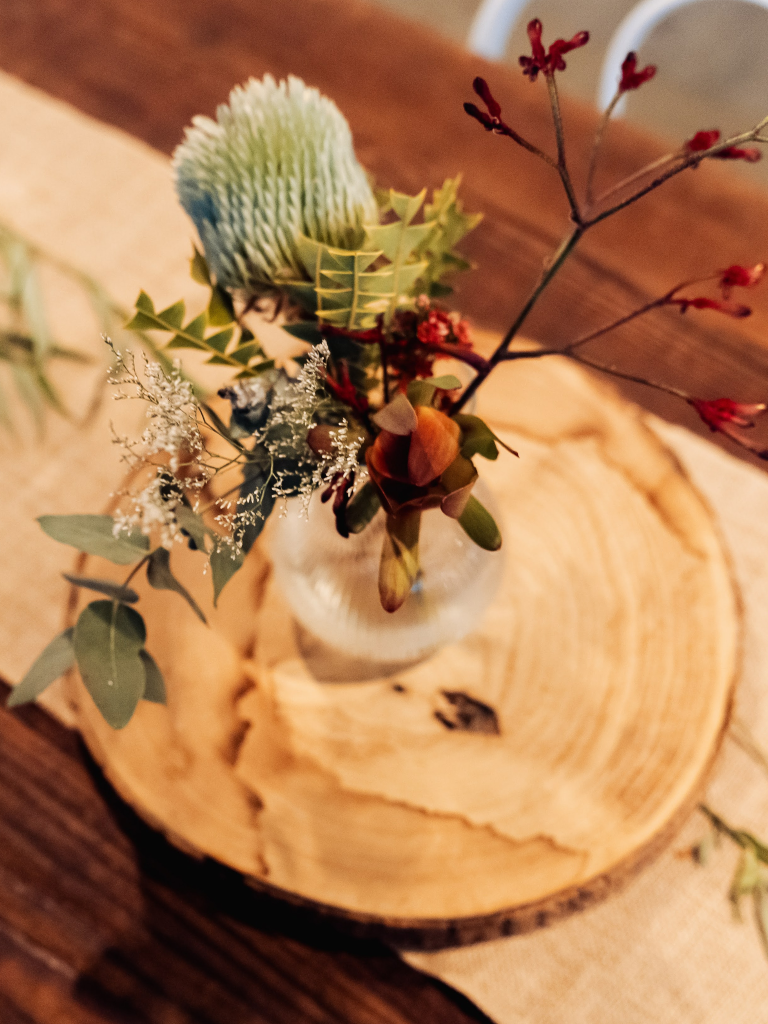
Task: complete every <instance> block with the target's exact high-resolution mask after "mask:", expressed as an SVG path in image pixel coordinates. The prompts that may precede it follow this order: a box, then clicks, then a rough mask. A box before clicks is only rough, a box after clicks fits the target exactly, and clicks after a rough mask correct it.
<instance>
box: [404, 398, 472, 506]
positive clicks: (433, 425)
mask: <svg viewBox="0 0 768 1024" xmlns="http://www.w3.org/2000/svg"><path fill="white" fill-rule="evenodd" d="M416 418H417V420H418V425H417V427H416V429H415V430H414V432H413V433H412V434H411V448H410V451H409V452H408V476H409V478H410V481H411V483H412V484H416V486H417V487H426V485H427V484H428V483H429V482H430V481H431V480H434V479H435V478H436V477H438V476H440V474H441V473H442V472H443V471H444V470H446V469H447V468H448V467H449V466H450V464H451V463H452V462H453V460H454V459H455V458H456V456H457V455H458V454H459V436H460V434H461V431H460V430H459V425H458V424H457V423H454V421H453V420H450V419H448V417H447V416H446V415H444V414H443V413H442V412H439V411H438V410H437V409H432V408H431V407H430V406H426V405H420V406H418V407H417V409H416Z"/></svg>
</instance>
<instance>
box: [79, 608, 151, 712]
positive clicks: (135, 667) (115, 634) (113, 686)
mask: <svg viewBox="0 0 768 1024" xmlns="http://www.w3.org/2000/svg"><path fill="white" fill-rule="evenodd" d="M146 635H147V634H146V628H145V626H144V620H143V619H142V617H141V615H139V613H138V612H137V611H135V610H134V609H133V608H129V607H128V605H125V604H119V603H118V602H116V601H93V602H92V603H91V604H89V605H87V606H86V607H85V608H84V609H83V610H82V612H81V613H80V617H79V619H78V620H77V625H76V626H75V635H74V640H73V643H74V649H75V657H76V658H77V667H78V668H79V669H80V675H81V676H82V678H83V683H84V684H85V686H86V689H87V690H88V692H89V693H90V695H91V697H93V700H94V702H95V704H96V706H97V707H98V709H99V711H100V712H101V714H102V715H103V716H104V718H105V720H106V721H107V722H108V723H109V725H111V726H112V728H113V729H122V728H123V727H124V726H125V725H127V724H128V722H129V721H130V719H131V716H132V715H133V712H134V710H135V708H136V705H137V704H138V702H139V701H140V700H141V697H142V695H143V693H144V687H145V684H146V672H145V668H144V662H143V661H142V659H141V657H140V652H141V650H142V648H143V647H144V641H145V640H146Z"/></svg>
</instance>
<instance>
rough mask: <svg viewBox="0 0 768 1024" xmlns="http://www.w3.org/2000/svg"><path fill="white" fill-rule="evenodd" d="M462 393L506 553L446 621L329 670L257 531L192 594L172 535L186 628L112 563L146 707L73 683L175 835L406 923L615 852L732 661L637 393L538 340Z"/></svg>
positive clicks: (703, 725) (582, 890)
mask: <svg viewBox="0 0 768 1024" xmlns="http://www.w3.org/2000/svg"><path fill="white" fill-rule="evenodd" d="M481 412H482V413H483V414H484V415H485V416H486V417H487V418H488V419H489V420H490V422H491V423H492V424H493V427H494V429H495V430H496V431H497V432H498V433H499V434H500V435H501V436H502V437H503V438H504V440H506V441H507V442H508V443H510V444H511V445H512V446H513V447H514V448H516V449H517V450H518V451H519V452H520V456H521V457H520V459H519V460H517V459H514V458H512V457H507V456H506V455H502V457H501V458H499V460H498V461H497V462H495V463H487V464H486V463H483V464H482V466H481V472H482V476H483V477H484V479H485V480H486V481H487V482H488V484H489V485H490V487H491V488H492V489H493V490H494V491H495V493H496V497H497V500H498V504H499V505H500V507H501V508H502V509H503V515H502V523H501V528H502V533H503V536H504V545H505V549H506V562H505V574H504V579H503V582H502V585H501V589H500V591H499V593H498V596H497V598H496V600H495V602H494V603H493V604H492V606H491V607H490V610H489V611H488V613H487V614H486V616H485V619H484V622H483V624H482V627H481V628H480V629H478V630H477V631H476V632H475V633H473V634H471V635H470V636H468V637H467V638H466V639H465V640H463V641H461V642H459V643H456V644H454V645H452V646H450V647H448V648H445V649H443V650H441V651H440V652H438V653H437V654H436V655H434V656H433V657H430V658H429V659H427V660H426V661H424V662H422V663H420V664H417V665H415V666H411V667H409V668H407V669H404V670H402V671H399V672H397V673H395V674H393V675H389V676H388V677H386V678H377V679H373V680H370V679H368V680H366V681H360V682H355V681H351V682H345V683H328V682H325V681H322V680H320V679H318V678H316V677H315V676H314V675H313V673H312V669H311V662H310V660H308V659H307V658H306V657H305V656H304V655H303V654H302V651H303V650H305V649H306V645H304V646H301V645H300V644H299V642H298V640H297V630H296V628H295V626H294V623H293V620H292V618H291V616H290V614H289V612H288V610H287V608H286V606H285V604H284V602H283V600H282V598H281V595H280V593H279V592H278V591H277V588H276V586H275V584H274V581H273V580H272V577H271V572H270V562H269V556H268V538H267V542H265V543H260V544H259V545H258V546H257V547H256V548H255V549H254V550H253V552H252V553H251V555H250V556H249V558H248V560H247V563H246V566H245V567H244V569H243V570H242V571H241V573H240V574H239V575H238V576H236V577H235V579H234V581H233V582H232V583H231V584H230V585H229V586H228V587H227V589H226V590H225V591H224V594H223V596H222V599H221V601H220V603H219V608H218V609H217V610H214V609H213V608H212V607H211V601H210V597H209V590H210V581H209V580H208V579H207V578H206V577H203V576H202V556H201V555H200V554H199V553H193V552H189V551H188V550H187V549H186V548H177V549H175V550H174V552H173V555H172V559H173V564H174V570H175V572H176V573H177V575H178V576H179V577H180V578H181V580H182V582H183V583H184V584H185V586H186V587H188V589H189V590H190V591H191V592H193V594H194V596H195V598H196V600H197V601H198V602H199V603H200V605H201V606H203V607H204V609H205V611H206V614H207V615H208V616H209V621H210V628H206V627H205V626H203V625H202V624H201V623H200V622H199V621H198V620H197V619H196V618H195V617H194V615H193V614H192V613H191V611H190V610H189V609H188V608H187V606H186V605H185V604H184V603H183V602H182V601H181V600H180V599H179V598H178V597H177V596H176V595H173V594H170V593H168V592H158V591H153V590H151V589H150V588H148V587H147V586H146V585H144V586H143V587H142V585H141V584H140V583H139V584H138V585H137V589H139V590H140V591H141V600H142V605H141V607H142V611H143V612H144V615H145V618H146V619H147V622H148V627H149V635H148V641H147V647H148V649H149V650H150V651H151V653H152V654H153V655H154V656H155V658H156V659H157V661H158V663H159V664H160V667H161V669H162V671H163V673H164V675H165V678H166V682H167V687H168V706H167V708H164V707H161V706H157V705H153V704H148V703H146V702H142V703H141V704H140V706H139V708H138V711H137V713H136V715H135V718H134V719H133V720H132V721H131V723H130V724H129V725H128V727H127V728H126V729H124V730H123V731H122V732H114V731H112V730H111V729H110V728H109V727H108V726H107V725H106V724H105V723H104V722H103V720H102V719H101V717H100V716H99V714H98V712H97V711H96V709H95V707H94V705H93V703H92V702H91V700H90V697H88V695H87V694H86V693H85V691H84V689H83V688H82V684H81V683H80V681H79V680H73V682H72V684H71V696H72V700H73V702H74V705H75V708H76V713H77V717H78V722H79V726H80V728H81V730H82V732H83V735H84V737H85V739H86V742H87V743H88V746H89V748H90V749H91V751H92V753H93V755H94V756H95V758H96V759H97V761H98V762H99V763H100V764H101V765H102V766H103V768H104V771H105V773H106V775H107V776H108V778H109V779H110V781H111V782H112V783H113V785H114V786H115V787H116V789H117V790H118V791H119V792H120V793H121V795H122V796H123V797H124V798H125V799H126V800H127V801H128V802H129V803H130V804H131V805H132V806H133V807H134V808H135V809H136V810H137V811H138V813H139V814H140V815H142V816H143V817H144V818H145V819H147V820H148V821H149V822H151V823H152V824H153V825H155V826H156V827H157V828H159V829H162V830H163V831H164V832H165V833H166V835H167V836H168V837H169V839H170V840H171V841H172V842H174V843H176V844H178V845H179V846H182V847H183V848H185V849H187V850H189V851H190V852H192V853H195V854H198V855H200V854H205V855H209V856H211V857H214V858H216V859H218V860H220V861H223V862H224V863H226V864H228V865H230V866H231V867H233V868H235V869H236V870H238V871H240V872H242V873H243V874H244V875H246V876H247V877H248V880H249V881H252V882H253V884H255V885H256V886H259V887H264V888H267V889H269V890H270V891H273V892H276V893H278V894H281V895H283V896H285V897H286V898H288V899H291V900H293V901H294V902H299V903H303V904H306V905H309V906H313V907H316V908H317V909H320V910H323V911H325V912H330V913H334V914H336V915H338V916H339V917H343V918H346V919H347V920H348V921H352V922H356V923H357V924H358V925H364V926H366V927H368V928H370V929H372V930H379V931H381V930H382V929H383V930H384V931H385V932H386V933H387V934H388V935H389V936H390V937H391V938H392V937H393V938H395V939H396V940H399V941H401V942H404V943H406V944H409V945H412V946H413V945H415V946H422V947H435V946H439V945H444V944H446V943H451V942H470V941H476V940H478V939H483V938H490V937H493V936H496V935H500V934H509V933H510V932H513V931H521V930H527V929H529V928H532V927H535V926H537V925H540V924H542V923H545V922H546V921H548V920H550V919H552V918H553V917H555V916H557V915H559V914H562V913H564V912H567V911H569V910H573V909H574V908H576V907H578V906H581V905H583V904H584V903H585V902H588V901H590V900H592V899H595V898H597V897H598V896H602V895H604V894H605V893H606V892H608V891H610V889H611V888H612V887H613V886H614V885H616V884H617V883H618V882H619V881H620V880H621V879H622V878H624V877H626V876H627V875H628V874H630V873H631V872H632V871H633V870H635V869H636V868H637V866H638V865H639V864H640V863H642V862H643V860H644V859H647V858H648V857H649V856H651V855H652V853H653V852H654V851H655V850H656V849H658V848H659V847H660V846H661V845H662V844H663V843H664V842H666V841H667V840H668V838H669V837H670V836H671V834H672V832H673V830H674V828H675V826H676V824H677V822H678V821H679V820H680V817H681V815H683V814H685V813H686V812H687V811H688V810H689V809H690V808H691V806H692V804H693V801H694V800H695V798H696V795H697V792H698V791H699V788H700V786H701V784H702V780H703V778H704V776H705V773H706V771H707V769H708V766H709V765H710V763H711V761H712V759H713V756H714V754H715V752H716V750H717V748H718V744H719V740H720V737H721V735H722V732H723V729H724V726H725V723H726V719H727V715H728V708H729V703H730V699H731V691H732V686H733V681H734V675H735V668H736V663H737V650H738V602H737V598H736V595H735V592H734V586H733V582H732V579H731V575H730V572H729V566H728V560H727V558H726V556H725V554H724V552H723V549H722V546H721V542H720V539H719V536H718V533H717V529H716V527H715V525H714V523H713V520H712V517H711V514H710V512H709V510H708V509H707V507H706V506H705V504H704V502H703V500H702V499H701V497H700V496H699V495H698V493H697V492H696V491H695V490H694V488H693V487H692V486H691V484H690V482H689V481H688V480H687V479H686V477H685V475H684V473H683V471H682V470H681V468H680V466H679V465H678V463H677V462H676V460H675V458H674V456H673V455H672V454H671V453H670V452H669V451H668V450H667V449H665V448H664V446H663V445H662V444H661V443H660V441H659V440H658V439H657V437H656V436H655V435H654V434H653V433H652V432H651V430H650V429H649V428H648V427H647V426H646V425H645V424H644V422H643V416H642V414H641V413H640V411H639V410H637V409H636V408H634V407H632V406H629V405H627V404H626V403H623V402H622V401H620V400H619V399H618V398H617V397H616V396H615V395H614V393H613V392H611V391H609V390H607V389H606V388H603V387H599V386H597V385H595V384H594V383H593V382H592V381H591V380H590V379H589V378H588V377H587V376H585V375H584V374H583V373H582V372H580V371H579V370H577V369H576V368H575V367H573V366H572V365H570V364H567V363H566V362H565V361H563V360H551V359H548V360H542V361H535V360H529V361H524V362H521V363H516V364H508V365H506V366H505V367H502V368H501V369H500V370H499V371H498V373H497V375H496V376H495V377H494V378H491V380H490V382H489V386H488V387H486V388H485V389H484V391H483V393H482V396H481ZM435 514H439V513H435ZM109 571H110V567H108V566H106V565H105V564H103V563H99V562H98V560H96V559H91V560H89V563H88V567H87V572H88V573H89V574H92V575H103V574H105V573H108V572H109ZM112 572H114V569H112ZM371 585H372V586H374V585H375V583H374V581H373V580H372V581H371ZM444 691H451V692H453V691H460V692H462V693H463V694H466V696H467V698H469V699H470V700H474V701H479V702H482V703H483V704H486V705H489V706H490V707H491V708H493V710H494V712H495V714H496V719H497V721H498V726H499V732H498V734H494V733H492V732H487V731H486V732H482V731H467V730H463V729H461V728H447V727H446V725H445V724H443V721H441V715H436V714H435V712H444V711H445V710H446V698H445V696H444Z"/></svg>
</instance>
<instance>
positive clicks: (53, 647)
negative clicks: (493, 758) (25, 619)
mask: <svg viewBox="0 0 768 1024" xmlns="http://www.w3.org/2000/svg"><path fill="white" fill-rule="evenodd" d="M74 632H75V628H74V626H70V627H69V629H65V630H64V632H63V633H59V635H58V636H57V637H55V638H54V639H53V640H51V642H50V643H49V644H48V646H47V647H46V648H45V650H44V651H42V653H41V654H39V655H38V657H37V658H36V659H35V662H34V664H33V665H32V667H31V668H30V670H29V671H28V672H27V674H26V675H25V676H24V678H23V679H22V680H21V682H20V683H19V684H18V685H17V686H14V688H13V689H12V690H11V694H10V696H9V698H8V707H9V708H15V707H16V706H17V705H19V704H26V703H28V702H29V701H31V700H35V698H36V697H39V695H40V694H41V693H42V692H43V690H44V689H45V688H46V687H47V686H50V684H51V683H53V682H54V681H55V680H56V679H58V678H59V676H62V675H64V673H65V672H68V671H69V670H70V669H71V668H72V666H73V665H74V663H75V649H74V647H73V645H72V636H73V634H74Z"/></svg>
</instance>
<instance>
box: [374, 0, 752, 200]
mask: <svg viewBox="0 0 768 1024" xmlns="http://www.w3.org/2000/svg"><path fill="white" fill-rule="evenodd" d="M375 2H377V3H378V4H379V5H380V6H382V7H387V8H389V9H390V10H392V11H395V12H397V13H398V14H400V15H401V16H403V17H406V18H411V19H413V20H415V21H419V22H422V23H424V24H427V25H429V26H431V27H432V28H433V29H434V30H436V31H437V32H439V33H442V34H443V35H445V36H448V37H450V38H452V39H453V40H455V41H456V42H459V43H462V44H466V42H467V40H468V36H469V32H470V27H471V25H472V21H473V19H474V17H475V15H476V13H477V11H478V9H479V8H480V6H481V3H480V0H375ZM634 6H635V0H533V2H531V3H529V4H528V5H527V6H526V7H525V8H524V9H523V10H522V12H521V13H520V15H519V16H518V19H517V21H516V23H515V25H514V26H513V29H512V32H511V34H510V36H509V40H508V43H507V46H506V51H505V55H504V57H503V58H502V59H503V60H504V61H505V62H509V63H511V64H515V65H516V64H517V58H518V57H519V55H520V54H522V53H529V52H530V47H529V44H528V39H527V36H526V32H525V26H526V24H527V23H528V21H529V20H530V19H531V18H534V17H538V18H540V19H541V20H542V22H543V24H544V39H545V41H548V42H551V41H552V40H554V39H556V38H558V37H562V38H564V39H570V38H571V36H573V35H574V34H575V33H576V32H578V31H580V30H581V29H585V28H586V29H589V30H590V33H591V38H590V42H589V45H588V46H586V47H585V48H584V49H581V50H579V51H577V52H575V53H573V54H572V55H571V56H570V57H569V58H566V60H567V64H568V73H567V74H566V75H562V76H561V77H560V79H559V83H560V87H561V89H562V90H563V91H564V92H571V93H573V94H574V95H576V96H578V97H580V98H581V99H584V100H587V101H589V102H595V97H596V93H597V88H598V83H599V80H600V71H601V67H602V63H603V59H604V57H605V54H606V47H607V45H608V42H609V40H610V39H611V37H612V36H613V34H614V32H615V31H616V29H617V28H618V27H619V25H620V23H621V22H622V20H623V19H624V18H625V16H626V15H627V14H628V13H629V12H630V11H631V10H632V9H633V7H634ZM766 54H768V10H767V9H765V8H763V7H759V6H756V5H755V4H754V3H750V2H745V0H699V2H695V3H691V4H689V5H688V6H686V7H684V8H682V9H680V10H678V11H675V12H673V13H672V14H670V15H669V16H668V17H666V18H665V19H664V20H663V21H662V22H661V23H659V24H658V26H657V27H656V28H655V29H654V30H652V31H651V33H650V35H649V36H648V37H647V40H646V42H645V43H644V44H643V46H642V47H641V48H640V50H639V65H640V66H645V65H646V64H656V65H657V66H658V69H659V70H658V72H657V74H656V77H655V79H654V80H653V82H652V83H650V84H649V85H647V86H645V87H644V88H642V89H639V90H638V91H637V92H635V93H632V94H630V97H629V102H628V105H627V109H626V116H627V117H629V118H630V119H632V120H633V121H635V122H637V123H640V124H642V125H644V126H646V127H648V128H651V129H652V130H654V131H656V132H657V133H660V134H664V135H667V136H669V137H670V139H671V140H673V141H675V142H678V141H680V140H681V139H686V138H690V137H691V136H692V135H693V134H694V133H695V132H696V131H698V130H699V129H710V128H719V129H720V130H721V131H723V132H724V133H733V132H736V131H740V130H743V129H744V128H746V127H751V126H752V125H753V124H755V123H756V122H757V121H758V120H759V119H760V118H761V117H762V116H764V115H765V113H766V111H768V60H767V59H766ZM732 166H734V170H738V171H739V172H741V173H744V172H746V173H748V174H749V176H750V178H751V180H752V181H753V182H756V181H758V180H760V182H761V183H762V184H763V186H764V187H768V160H763V161H762V162H761V163H760V164H759V165H758V166H757V167H754V166H752V167H745V166H743V165H741V164H740V163H739V164H738V167H737V166H735V165H732Z"/></svg>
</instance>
